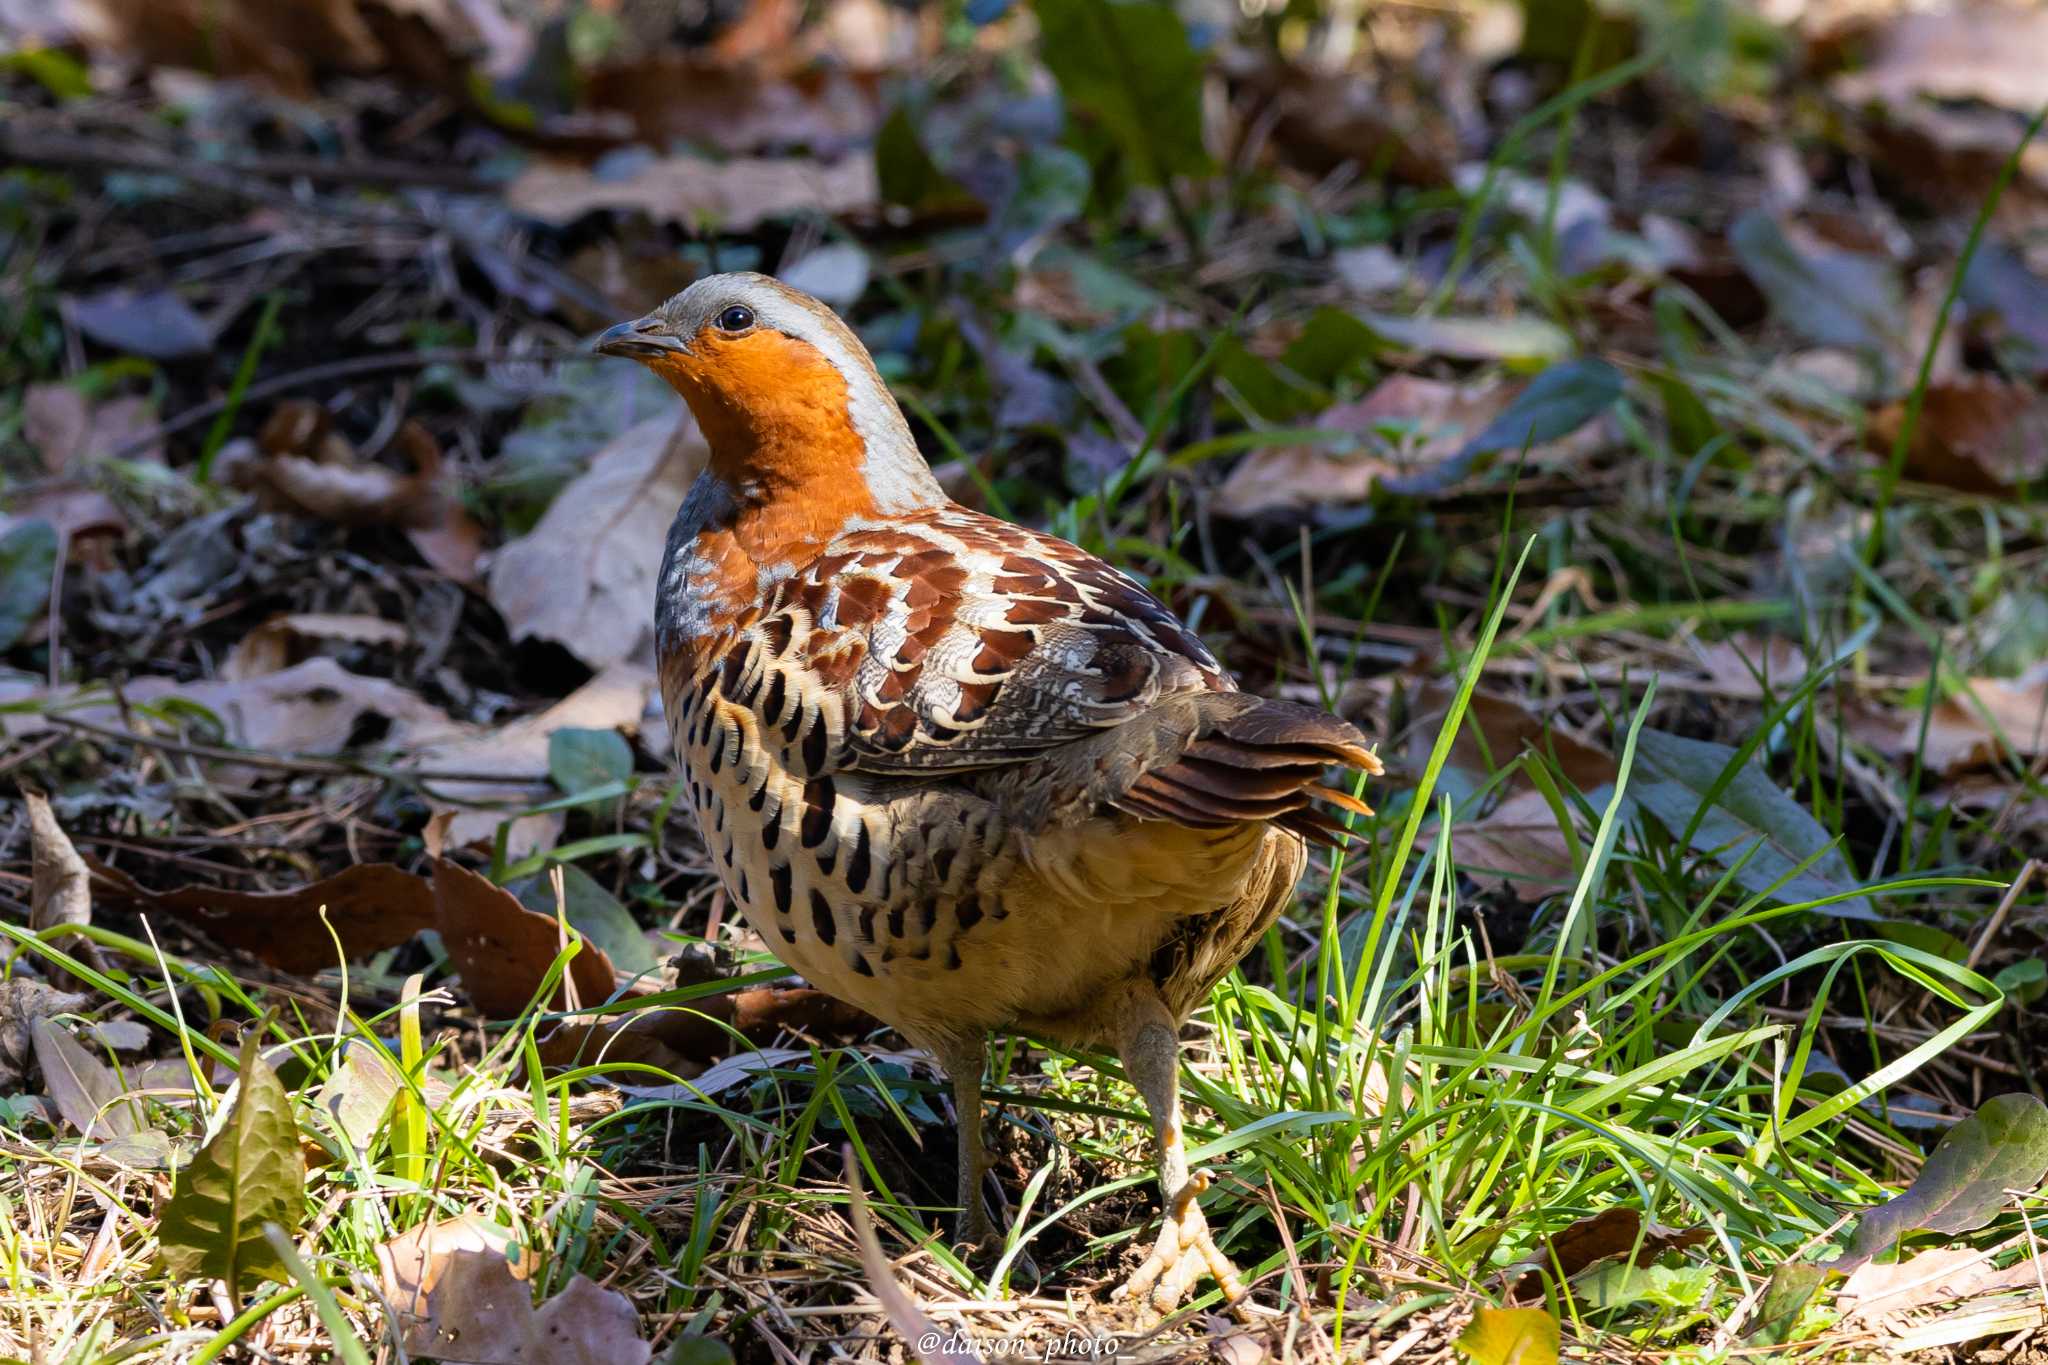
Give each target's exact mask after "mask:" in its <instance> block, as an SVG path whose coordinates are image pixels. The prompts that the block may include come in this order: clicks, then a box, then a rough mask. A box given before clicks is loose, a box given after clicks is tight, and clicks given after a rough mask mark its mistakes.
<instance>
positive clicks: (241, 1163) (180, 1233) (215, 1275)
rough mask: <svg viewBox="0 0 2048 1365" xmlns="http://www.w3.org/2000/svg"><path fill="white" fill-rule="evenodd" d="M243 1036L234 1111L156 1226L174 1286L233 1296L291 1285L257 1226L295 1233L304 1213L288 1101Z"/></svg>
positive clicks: (302, 1175) (302, 1176) (253, 1038)
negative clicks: (254, 1286)
mask: <svg viewBox="0 0 2048 1365" xmlns="http://www.w3.org/2000/svg"><path fill="white" fill-rule="evenodd" d="M259 1041H260V1033H259V1031H258V1030H256V1029H253V1028H252V1029H251V1030H249V1036H248V1038H247V1040H246V1041H244V1042H243V1044H242V1058H241V1062H240V1064H239V1066H238V1067H237V1071H238V1074H239V1076H240V1080H239V1082H238V1083H237V1085H236V1090H235V1102H234V1108H233V1109H231V1110H230V1111H229V1112H228V1115H227V1118H226V1120H225V1121H224V1122H223V1123H222V1124H221V1126H220V1131H219V1132H217V1133H215V1134H214V1135H213V1138H212V1140H210V1141H209V1142H208V1143H207V1144H206V1145H205V1146H204V1147H202V1148H200V1149H199V1154H198V1155H197V1156H195V1157H193V1158H192V1164H191V1165H189V1166H187V1167H186V1168H185V1169H184V1171H182V1172H181V1173H180V1174H179V1177H178V1183H177V1188H176V1189H175V1190H174V1191H173V1192H172V1194H171V1200H170V1202H169V1203H168V1204H166V1205H164V1210H163V1216H162V1218H161V1219H160V1220H159V1221H158V1224H157V1236H158V1239H159V1241H160V1243H161V1245H162V1248H163V1264H164V1270H165V1271H166V1272H167V1273H168V1274H171V1275H173V1276H176V1277H177V1278H178V1279H181V1280H194V1279H206V1280H226V1281H227V1283H228V1287H229V1289H230V1290H231V1291H233V1292H235V1293H237V1294H239V1293H240V1292H241V1287H242V1285H243V1283H244V1282H245V1281H247V1280H248V1279H250V1278H252V1277H262V1278H264V1279H271V1280H276V1281H277V1282H278V1283H280V1284H289V1283H291V1272H290V1270H289V1269H288V1268H287V1267H286V1266H285V1264H284V1262H282V1261H281V1260H279V1259H278V1256H277V1253H276V1252H275V1251H273V1250H272V1249H271V1247H270V1243H269V1242H267V1241H266V1240H264V1236H263V1225H264V1224H265V1223H275V1224H277V1225H278V1226H279V1227H281V1228H283V1229H285V1231H286V1232H287V1233H290V1232H293V1231H296V1230H297V1228H298V1226H299V1224H300V1222H301V1221H302V1220H303V1218H304V1216H305V1211H306V1160H305V1157H304V1156H303V1155H302V1154H301V1153H300V1151H299V1127H298V1124H297V1122H296V1121H295V1120H294V1119H293V1117H292V1101H291V1096H289V1095H287V1094H286V1093H285V1089H284V1086H283V1085H282V1084H281V1083H279V1081H278V1079H277V1073H276V1072H275V1071H272V1070H271V1069H270V1067H269V1066H268V1065H267V1064H266V1063H265V1062H264V1060H263V1057H262V1054H261V1051H260V1049H259V1048H258V1042H259Z"/></svg>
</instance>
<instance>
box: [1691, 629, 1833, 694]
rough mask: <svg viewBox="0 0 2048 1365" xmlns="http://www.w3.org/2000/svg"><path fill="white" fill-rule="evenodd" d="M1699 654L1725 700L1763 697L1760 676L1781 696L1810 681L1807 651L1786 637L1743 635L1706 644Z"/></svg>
mask: <svg viewBox="0 0 2048 1365" xmlns="http://www.w3.org/2000/svg"><path fill="white" fill-rule="evenodd" d="M1698 654H1699V663H1700V667H1701V668H1702V669H1703V670H1705V672H1706V675H1707V681H1708V682H1710V683H1712V684H1713V685H1714V688H1715V690H1716V691H1718V692H1719V693H1720V694H1721V695H1722V696H1725V697H1761V696H1762V695H1763V688H1762V687H1761V686H1760V685H1759V682H1758V678H1759V675H1761V678H1762V681H1763V682H1766V683H1769V684H1770V686H1771V690H1772V691H1774V692H1776V693H1778V694H1779V695H1781V696H1782V695H1783V694H1784V693H1786V692H1788V691H1790V690H1792V689H1793V688H1796V687H1797V686H1798V685H1799V684H1800V683H1802V682H1804V681H1805V680H1806V667H1807V665H1806V651H1805V650H1803V649H1801V648H1800V647H1799V645H1798V643H1797V642H1795V641H1793V640H1791V639H1789V638H1787V637H1785V636H1783V635H1770V636H1759V635H1753V634H1750V633H1748V632H1743V633H1742V634H1739V635H1734V636H1731V637H1730V638H1728V639H1726V640H1716V641H1715V642H1714V643H1712V644H1710V645H1702V646H1701V647H1700V648H1699V650H1698Z"/></svg>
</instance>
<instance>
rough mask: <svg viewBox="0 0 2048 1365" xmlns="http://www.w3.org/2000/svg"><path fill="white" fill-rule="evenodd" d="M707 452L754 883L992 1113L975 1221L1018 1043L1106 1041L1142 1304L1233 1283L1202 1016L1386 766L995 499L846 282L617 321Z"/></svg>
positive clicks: (682, 541)
mask: <svg viewBox="0 0 2048 1365" xmlns="http://www.w3.org/2000/svg"><path fill="white" fill-rule="evenodd" d="M593 344H594V349H595V350H596V351H597V352H598V353H600V354H603V355H610V356H621V357H629V358H631V359H633V360H636V361H639V362H641V363H642V364H644V365H646V366H647V367H648V368H649V369H650V370H652V371H653V372H654V373H655V374H657V375H659V376H660V377H661V378H663V379H665V380H666V381H667V382H668V383H669V385H670V386H671V387H672V388H673V389H675V391H676V392H677V393H678V394H680V395H681V397H682V399H683V401H684V402H685V403H686V404H687V405H688V408H689V410H690V412H691V414H692V415H693V416H694V418H695V421H696V424H697V427H698V428H699V430H700V431H701V433H702V435H703V437H704V440H705V443H706V445H707V447H708V451H709V455H708V458H707V460H706V462H705V465H704V468H703V471H702V473H701V474H700V475H699V476H698V477H697V479H696V481H695V482H694V483H693V484H692V485H691V486H690V488H689V490H688V491H687V493H686V495H685V496H684V499H683V502H682V504H681V506H680V508H679V509H678V510H677V513H676V516H675V520H674V523H673V525H672V527H671V529H670V531H669V534H668V539H667V545H666V548H665V550H664V553H663V557H662V563H661V567H660V570H659V574H658V577H657V579H656V586H655V602H654V636H655V653H656V659H657V667H658V676H659V680H660V687H661V694H662V701H663V705H664V708H665V712H666V718H667V724H668V728H669V732H670V736H671V738H672V740H673V743H674V747H675V750H676V753H677V755H678V758H679V759H680V761H681V764H682V767H683V770H684V774H685V777H686V789H687V792H688V796H689V804H690V807H691V809H692V810H694V812H695V815H696V819H697V821H698V824H699V827H700V828H701V830H702V833H703V837H704V842H705V846H706V848H707V849H708V850H709V852H710V855H711V858H712V861H713V863H714V865H715V867H716V869H717V873H718V876H719V878H720V881H721V883H722V885H723V887H724V889H725V891H726V894H727V896H728V898H729V901H730V902H731V904H732V905H734V906H735V907H736V908H737V910H738V912H739V914H740V915H741V916H742V917H743V918H744V919H745V921H746V922H747V924H748V925H749V926H750V927H751V928H752V929H753V930H754V931H755V932H757V933H758V934H759V935H760V937H761V938H762V939H763V940H764V941H765V943H766V944H767V945H768V947H769V948H770V949H771V950H772V951H773V952H774V953H775V955H776V956H777V957H778V958H780V959H781V960H782V962H784V963H785V964H786V965H788V966H789V967H790V968H791V969H793V970H794V971H796V972H797V973H799V974H801V975H802V976H803V977H805V978H807V979H808V980H809V981H810V982H811V983H812V984H813V985H814V986H816V987H818V988H819V989H821V990H824V991H825V992H827V993H829V994H831V995H835V996H838V997H839V998H841V999H843V1000H845V1001H847V1002H848V1003H850V1004H852V1005H855V1006H857V1007H859V1008H861V1009H864V1010H866V1011H867V1012H868V1013H870V1014H872V1015H873V1016H875V1017H876V1018H877V1019H879V1020H881V1021H882V1022H883V1023H885V1024H887V1025H888V1026H890V1027H891V1028H893V1029H895V1030H896V1031H897V1032H899V1033H900V1034H902V1035H903V1036H904V1037H906V1038H908V1039H909V1040H910V1041H911V1042H913V1043H914V1044H916V1045H917V1046H919V1047H920V1048H922V1049H924V1050H925V1051H927V1052H928V1053H929V1054H930V1055H931V1056H932V1057H933V1058H934V1060H935V1061H936V1062H937V1063H938V1065H939V1068H940V1069H941V1070H942V1071H943V1072H944V1073H945V1075H946V1077H947V1079H948V1082H949V1084H950V1087H951V1091H952V1096H953V1101H954V1107H955V1109H956V1111H957V1115H958V1120H959V1186H958V1201H957V1202H958V1205H959V1208H960V1223H959V1235H960V1238H961V1240H962V1241H963V1242H965V1243H967V1244H968V1245H969V1246H970V1247H975V1248H984V1249H985V1248H987V1247H988V1246H989V1245H990V1244H991V1243H992V1242H993V1241H994V1240H995V1229H994V1226H993V1223H992V1221H991V1219H990V1218H989V1214H988V1210H987V1208H986V1206H985V1204H984V1201H983V1198H982V1187H983V1178H984V1175H985V1174H986V1172H987V1170H988V1168H989V1158H988V1155H987V1151H986V1147H985V1145H984V1138H983V1133H982V1089H981V1085H982V1074H983V1070H984V1066H985V1063H986V1048H987V1040H988V1038H989V1036H990V1035H991V1034H998V1033H1021V1034H1024V1035H1026V1036H1029V1037H1037V1038H1043V1039H1046V1040H1049V1041H1052V1042H1054V1043H1058V1044H1063V1045H1067V1046H1071V1047H1075V1048H1078V1049H1094V1048H1104V1047H1106V1048H1109V1049H1111V1050H1113V1051H1114V1052H1115V1053H1116V1055H1117V1056H1118V1057H1119V1059H1120V1060H1121V1062H1122V1064H1123V1068H1124V1072H1125V1076H1126V1078H1127V1079H1128V1080H1129V1081H1130V1082H1131V1084H1132V1085H1133V1086H1134V1087H1135V1089H1136V1090H1137V1093H1138V1095H1139V1097H1140V1099H1141V1100H1142V1101H1143V1104H1144V1108H1145V1111H1146V1114H1147V1117H1148V1118H1149V1120H1150V1123H1151V1127H1152V1132H1153V1136H1154V1147H1155V1161H1156V1167H1157V1173H1158V1176H1159V1185H1160V1192H1161V1198H1162V1201H1163V1204H1164V1216H1163V1223H1162V1226H1161V1229H1160V1232H1159V1234H1158V1236H1157V1238H1156V1240H1155V1241H1154V1243H1153V1245H1152V1247H1151V1250H1150V1252H1149V1254H1148V1255H1147V1256H1146V1257H1145V1258H1144V1260H1143V1262H1142V1263H1141V1264H1140V1265H1139V1266H1138V1268H1137V1269H1136V1271H1135V1272H1134V1273H1133V1274H1132V1275H1131V1277H1130V1279H1129V1280H1128V1281H1127V1282H1125V1283H1124V1284H1123V1285H1122V1286H1121V1287H1120V1288H1118V1289H1117V1290H1116V1291H1114V1293H1113V1295H1112V1297H1113V1298H1115V1299H1119V1300H1124V1301H1128V1302H1130V1303H1132V1304H1134V1305H1135V1306H1136V1308H1137V1309H1138V1311H1139V1313H1140V1315H1141V1317H1144V1318H1146V1319H1147V1320H1149V1321H1153V1322H1156V1321H1158V1320H1159V1319H1160V1318H1162V1317H1164V1316H1165V1315H1168V1314H1170V1313H1172V1312H1174V1311H1175V1310H1176V1309H1177V1307H1178V1305H1179V1304H1180V1302H1181V1300H1182V1299H1183V1298H1184V1297H1185V1296H1186V1294H1187V1293H1188V1291H1189V1290H1190V1289H1192V1288H1193V1287H1194V1286H1195V1285H1196V1284H1198V1283H1200V1282H1201V1279H1202V1277H1203V1275H1204V1273H1205V1272H1206V1273H1207V1274H1208V1275H1209V1276H1210V1277H1211V1278H1213V1279H1214V1281H1215V1282H1216V1284H1217V1286H1218V1288H1219V1289H1220V1290H1221V1291H1222V1292H1223V1294H1224V1297H1225V1299H1226V1300H1227V1301H1228V1302H1230V1303H1231V1304H1233V1305H1236V1306H1239V1307H1240V1309H1241V1306H1242V1303H1243V1300H1244V1298H1245V1287H1244V1284H1243V1282H1242V1280H1241V1278H1240V1276H1239V1274H1238V1272H1237V1270H1236V1268H1235V1267H1234V1266H1233V1265H1232V1264H1231V1262H1230V1260H1229V1258H1228V1257H1226V1256H1225V1255H1224V1254H1223V1252H1222V1251H1221V1250H1220V1249H1219V1248H1218V1247H1217V1245H1216V1242H1215V1239H1214V1237H1213V1235H1212V1234H1211V1232H1210V1230H1209V1228H1208V1225H1207V1222H1206V1219H1205V1216H1204V1214H1203V1212H1202V1206H1201V1203H1200V1199H1199V1196H1200V1195H1201V1194H1203V1193H1204V1192H1205V1191H1206V1190H1207V1189H1208V1188H1209V1186H1210V1183H1211V1182H1210V1178H1209V1176H1208V1175H1207V1174H1206V1173H1204V1172H1194V1173H1191V1172H1190V1171H1189V1168H1188V1159H1187V1142H1186V1136H1185V1131H1184V1128H1183V1125H1182V1117H1181V1106H1180V1094H1179V1066H1180V1060H1181V1052H1180V1031H1181V1027H1182V1025H1183V1024H1184V1023H1185V1021H1186V1020H1187V1019H1188V1017H1189V1016H1190V1015H1191V1014H1192V1013H1193V1012H1194V1011H1195V1010H1196V1009H1197V1008H1199V1007H1200V1005H1201V1004H1202V1003H1203V1002H1204V1001H1205V1000H1206V999H1207V997H1208V995H1209V992H1210V990H1211V988H1212V987H1214V986H1215V984H1216V983H1217V982H1218V981H1219V980H1221V979H1222V978H1223V977H1224V976H1225V975H1226V974H1227V973H1228V972H1229V971H1230V970H1231V969H1232V968H1233V967H1234V966H1235V965H1236V964H1237V963H1238V962H1239V961H1240V960H1242V959H1243V957H1244V956H1245V955H1246V954H1247V953H1248V952H1249V951H1250V950H1251V949H1252V947H1253V946H1254V945H1255V944H1256V943H1257V942H1258V941H1259V939H1260V938H1261V937H1262V936H1263V935H1264V934H1265V932H1266V930H1267V928H1268V927H1269V926H1270V925H1271V924H1272V923H1273V922H1274V920H1275V919H1276V918H1277V917H1278V916H1279V915H1280V913H1281V912H1282V910H1283V909H1284V908H1285V907H1286V906H1287V905H1288V904H1289V903H1290V901H1291V899H1292V897H1293V896H1294V893H1295V887H1296V883H1297V882H1298V881H1299V879H1300V877H1301V875H1302V872H1303V869H1304V867H1305V866H1306V860H1307V848H1308V846H1309V845H1311V844H1318V845H1332V846H1334V845H1336V844H1338V843H1339V842H1340V841H1342V840H1343V839H1344V838H1346V837H1347V829H1348V826H1347V825H1346V824H1345V823H1344V822H1343V820H1342V819H1341V818H1340V815H1339V814H1336V813H1333V810H1334V811H1336V812H1343V811H1350V812H1354V813H1358V814H1362V815H1369V814H1371V810H1370V808H1369V807H1368V806H1367V805H1366V804H1365V803H1364V802H1363V801H1362V800H1361V799H1359V796H1358V794H1357V791H1356V789H1355V788H1356V783H1355V782H1354V790H1353V791H1350V792H1347V791H1345V790H1342V789H1341V788H1338V787H1332V786H1329V785H1326V779H1327V778H1328V776H1329V773H1330V770H1331V769H1332V768H1337V769H1345V770H1350V771H1351V772H1354V773H1363V774H1366V775H1377V774H1379V773H1380V772H1381V765H1380V762H1379V759H1378V758H1377V757H1376V756H1375V754H1374V753H1373V751H1372V749H1371V748H1370V747H1369V746H1368V744H1367V742H1366V739H1365V736H1364V735H1363V734H1362V733H1360V731H1359V730H1358V729H1357V728H1356V727H1354V726H1353V725H1351V724H1350V723H1349V722H1347V721H1344V720H1342V719H1339V718H1338V717H1336V716H1334V715H1331V714H1329V713H1328V712H1326V711H1323V710H1320V709H1317V708H1314V707H1309V706H1304V705H1300V704H1296V703H1292V702H1287V701H1280V700H1271V699H1267V698H1263V697H1259V696H1257V695H1254V694H1251V693H1247V692H1244V691H1241V690H1239V689H1238V687H1237V685H1236V683H1235V682H1234V681H1233V679H1232V678H1231V676H1230V674H1229V673H1228V672H1226V671H1225V669H1224V668H1223V666H1222V665H1221V664H1219V663H1218V662H1217V660H1216V658H1215V656H1214V655H1212V654H1211V653H1210V652H1209V650H1208V649H1207V648H1206V647H1205V646H1204V645H1203V644H1202V642H1201V641H1200V640H1199V639H1198V638H1196V636H1195V634H1194V633H1193V632H1192V631H1191V630H1189V628H1188V627H1187V626H1186V625H1184V624H1183V623H1182V622H1181V621H1180V620H1179V619H1178V618H1177V617H1176V616H1175V615H1174V613H1173V612H1172V611H1170V610H1169V609H1168V608H1167V607H1166V606H1165V605H1164V604H1163V603H1162V602H1160V600H1159V599H1158V598H1157V597H1155V596H1154V595H1153V594H1152V593H1150V592H1148V591H1147V590H1146V588H1145V587H1144V586H1143V585H1142V584H1141V583H1139V582H1138V581H1137V580H1136V579H1135V578H1133V577H1131V576H1130V575H1128V574H1126V573H1124V572H1123V571H1121V570H1119V569H1117V568H1114V567H1112V566H1111V565H1110V564H1108V563H1106V562H1105V561H1103V560H1102V559H1100V558H1098V557H1096V556H1095V555H1092V554H1090V553H1088V552H1087V551H1085V550H1083V549H1081V548H1080V547H1078V546H1076V545H1073V544H1070V543H1069V542H1067V541H1064V540H1061V539H1058V538H1056V537H1054V536H1051V535H1047V534H1045V533H1043V532H1039V531H1035V530H1031V529H1028V528H1026V527H1024V526H1021V525H1017V524H1015V523H1012V522H1010V521H1006V520H1003V519H1000V518H998V517H994V516H991V515H988V514H986V513H984V512H980V511H976V510H973V509H970V508H968V507H966V506H963V505H961V504H960V503H957V502H955V501H954V500H953V499H952V498H950V497H948V496H947V494H946V492H945V491H944V489H943V488H942V487H941V485H940V483H939V481H938V479H937V478H936V477H935V476H934V475H933V473H932V471H931V468H930V466H929V465H928V464H927V463H926V461H925V458H924V456H923V454H922V453H921V452H920V451H919V449H918V445H917V442H916V439H915V437H914V436H913V434H912V432H911V429H910V426H909V424H908V423H907V422H906V420H905V419H904V416H903V412H902V409H901V407H900V406H899V405H898V403H897V401H896V399H895V397H894V396H893V395H892V394H891V393H890V391H889V388H888V386H887V385H886V384H885V383H884V382H883V380H882V377H881V375H880V374H879V373H878V372H877V370H876V368H875V364H874V361H873V359H872V358H871V357H870V355H869V353H868V351H867V348H866V347H865V346H864V345H862V343H861V341H860V340H859V338H858V337H857V336H856V335H855V334H854V332H853V330H852V329H851V328H849V327H848V326H847V325H846V323H845V322H844V321H842V320H841V319H840V317H839V316H838V315H837V314H836V313H835V312H833V310H832V309H831V308H829V307H828V306H826V305H825V304H823V303H821V302H819V301H818V300H816V299H814V298H812V297H810V296H809V295H806V294H804V293H801V292H799V291H798V290H795V289H793V288H790V287H789V286H787V285H784V284H782V283H781V282H779V281H777V280H775V279H774V278H772V277H770V276H766V275H760V274H754V273H730V274H716V275H710V276H706V277H704V278H702V279H699V280H697V281H695V282H694V283H692V284H690V285H689V286H688V287H687V288H685V289H684V290H682V292H680V293H678V294H676V295H675V296H674V297H672V298H670V299H668V300H667V301H666V302H665V303H663V304H662V305H661V306H660V307H658V308H656V309H654V311H652V312H650V313H648V314H646V315H645V316H643V317H640V318H636V319H633V320H631V321H628V322H622V323H619V324H618V325H616V326H614V327H611V328H609V329H608V330H606V331H604V332H603V333H602V334H601V335H600V336H599V337H598V338H597V339H596V340H595V342H594V343H593Z"/></svg>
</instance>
